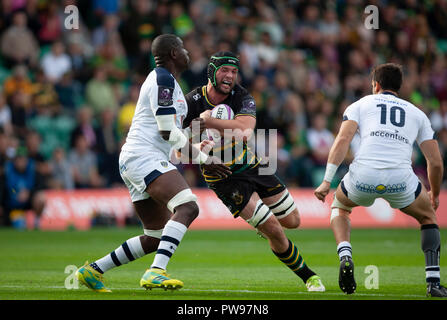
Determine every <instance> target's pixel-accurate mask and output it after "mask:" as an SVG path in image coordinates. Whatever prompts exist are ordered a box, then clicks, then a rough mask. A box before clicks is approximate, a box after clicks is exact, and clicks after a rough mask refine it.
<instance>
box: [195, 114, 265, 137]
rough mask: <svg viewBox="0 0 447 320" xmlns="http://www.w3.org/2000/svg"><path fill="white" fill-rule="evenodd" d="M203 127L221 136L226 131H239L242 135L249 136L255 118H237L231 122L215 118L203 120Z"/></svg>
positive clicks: (253, 126) (254, 124) (254, 123)
mask: <svg viewBox="0 0 447 320" xmlns="http://www.w3.org/2000/svg"><path fill="white" fill-rule="evenodd" d="M204 122H205V127H206V128H208V129H215V130H218V131H219V132H220V134H221V135H222V136H223V135H224V134H225V129H226V130H233V131H240V132H243V133H244V135H246V136H250V135H251V134H252V133H253V129H254V128H255V126H256V118H254V117H251V116H239V117H236V118H234V119H232V120H223V119H215V118H211V117H210V118H205V119H204Z"/></svg>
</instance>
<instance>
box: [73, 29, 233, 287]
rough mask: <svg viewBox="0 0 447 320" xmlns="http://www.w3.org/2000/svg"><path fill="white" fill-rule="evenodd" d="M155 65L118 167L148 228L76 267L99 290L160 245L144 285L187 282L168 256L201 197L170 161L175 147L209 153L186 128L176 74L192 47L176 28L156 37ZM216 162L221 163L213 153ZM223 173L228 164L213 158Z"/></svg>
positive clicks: (197, 156) (196, 156)
mask: <svg viewBox="0 0 447 320" xmlns="http://www.w3.org/2000/svg"><path fill="white" fill-rule="evenodd" d="M152 53H153V55H154V57H155V63H156V68H155V69H154V70H153V71H152V72H151V73H149V75H148V77H147V79H146V81H145V82H144V83H143V85H142V87H141V90H140V96H139V98H138V102H137V106H136V110H135V115H134V117H133V119H132V125H131V127H130V130H129V133H128V135H127V139H126V143H125V144H124V145H123V147H122V149H121V153H120V158H119V169H120V174H121V177H122V179H123V180H124V182H125V184H126V186H127V188H128V189H129V193H130V196H131V199H132V202H133V204H134V207H135V210H136V213H137V214H138V217H139V218H140V220H141V221H142V224H143V228H144V234H143V235H140V236H136V237H133V238H131V239H128V240H127V241H125V242H124V243H123V244H122V245H121V246H119V247H118V248H117V249H116V250H114V251H112V252H111V253H110V254H108V255H106V256H104V257H103V258H101V259H98V260H96V261H95V262H93V263H91V264H86V265H84V266H83V267H81V268H79V269H78V270H77V273H76V274H77V278H78V279H79V281H80V282H81V283H82V284H84V285H86V286H87V287H88V288H90V289H92V290H94V291H97V292H110V290H109V289H107V288H106V287H105V286H104V283H103V281H102V274H103V273H104V272H106V271H108V270H110V269H112V268H114V267H117V266H120V265H122V264H125V263H128V262H129V261H133V260H135V259H138V258H141V257H143V256H144V255H146V254H148V253H151V252H154V251H156V254H155V257H154V261H153V263H152V265H151V267H150V268H149V269H148V270H147V271H146V272H145V273H144V274H143V276H142V278H141V280H140V285H141V286H142V287H144V288H146V289H152V288H164V289H179V288H181V287H183V282H182V281H180V280H176V279H171V278H169V276H168V275H167V274H166V267H167V264H168V262H169V259H170V258H171V256H172V255H173V253H174V252H175V250H176V249H177V246H178V245H179V243H180V241H181V240H182V238H183V235H184V234H185V232H186V230H187V228H188V227H189V225H190V224H191V223H192V222H193V221H194V219H195V218H196V217H197V215H198V213H199V207H198V206H197V203H196V201H197V197H196V196H195V195H194V194H193V193H192V191H191V189H190V188H189V186H188V184H187V183H186V181H185V180H184V178H183V176H182V175H181V174H180V173H179V172H178V170H177V169H176V167H175V166H174V165H173V164H172V163H171V162H170V161H169V159H170V152H171V150H180V151H181V153H182V154H184V155H185V154H186V155H188V157H189V159H190V160H192V161H193V163H204V162H205V161H207V160H208V155H207V154H205V153H203V152H202V151H200V150H198V149H196V148H195V147H192V146H191V144H190V143H189V139H188V138H187V136H185V134H184V132H183V131H182V130H181V128H182V122H183V119H184V118H185V116H186V114H187V112H188V109H187V104H186V100H185V97H184V95H183V92H182V90H181V88H180V86H179V84H178V82H177V80H176V79H178V77H179V76H180V74H181V72H182V71H184V70H186V68H187V67H188V64H189V56H188V51H187V50H186V49H185V48H184V47H183V42H182V40H181V39H180V38H178V37H177V36H175V35H172V34H164V35H161V36H158V37H156V38H155V39H154V41H153V42H152ZM213 160H214V161H215V162H214V163H219V161H218V160H217V159H216V158H213ZM212 165H213V168H214V169H215V170H217V171H218V172H220V174H222V176H226V174H229V173H231V171H229V169H227V167H225V166H224V165H220V164H212Z"/></svg>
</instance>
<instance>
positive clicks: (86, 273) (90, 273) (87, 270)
mask: <svg viewBox="0 0 447 320" xmlns="http://www.w3.org/2000/svg"><path fill="white" fill-rule="evenodd" d="M76 278H77V279H78V281H79V282H81V283H82V284H83V285H85V286H86V287H87V288H89V289H91V290H93V291H95V292H112V291H111V290H109V289H107V288H106V287H105V285H104V279H103V276H102V274H101V273H100V272H98V271H96V270H95V269H93V268H92V267H91V266H90V265H89V264H88V262H86V263H85V265H84V266H82V267H80V268H79V269H78V270H76Z"/></svg>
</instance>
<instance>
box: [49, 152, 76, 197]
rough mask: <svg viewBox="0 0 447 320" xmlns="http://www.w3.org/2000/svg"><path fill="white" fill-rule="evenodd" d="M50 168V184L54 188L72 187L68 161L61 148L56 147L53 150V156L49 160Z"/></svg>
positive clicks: (68, 188)
mask: <svg viewBox="0 0 447 320" xmlns="http://www.w3.org/2000/svg"><path fill="white" fill-rule="evenodd" d="M50 168H51V182H50V183H51V186H52V189H56V190H72V189H74V187H75V185H74V181H73V176H72V174H71V166H70V162H69V161H68V160H67V158H66V156H65V151H64V149H63V148H60V147H56V148H55V149H54V151H53V157H52V158H51V160H50Z"/></svg>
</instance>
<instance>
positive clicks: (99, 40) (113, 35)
mask: <svg viewBox="0 0 447 320" xmlns="http://www.w3.org/2000/svg"><path fill="white" fill-rule="evenodd" d="M119 23H120V19H119V17H118V16H117V15H114V14H108V15H106V16H104V18H103V23H102V25H100V26H99V27H97V28H95V30H93V32H92V44H93V47H94V48H95V50H98V49H99V48H101V47H102V46H103V45H105V44H106V43H107V42H108V41H109V40H110V39H114V40H116V41H118V42H119V44H120V45H121V46H122V42H121V36H120V35H119V33H118V26H119Z"/></svg>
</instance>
